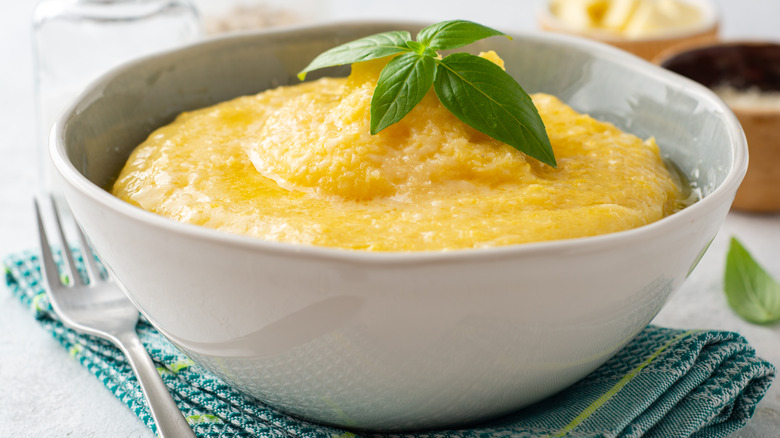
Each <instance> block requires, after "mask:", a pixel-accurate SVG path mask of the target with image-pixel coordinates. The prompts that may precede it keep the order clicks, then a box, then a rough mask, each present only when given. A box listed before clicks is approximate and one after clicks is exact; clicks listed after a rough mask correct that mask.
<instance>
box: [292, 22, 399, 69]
mask: <svg viewBox="0 0 780 438" xmlns="http://www.w3.org/2000/svg"><path fill="white" fill-rule="evenodd" d="M411 38H412V37H411V35H410V34H409V32H406V31H392V32H383V33H378V34H375V35H370V36H367V37H364V38H360V39H357V40H354V41H350V42H348V43H345V44H342V45H340V46H336V47H334V48H332V49H330V50H327V51H325V52H322V53H320V54H319V55H318V56H317V57H316V58H314V60H312V62H311V63H310V64H309V65H308V66H306V68H304V69H303V70H301V71H300V73H298V79H300V80H304V79H305V78H306V73H308V72H310V71H313V70H317V69H320V68H325V67H333V66H335V65H344V64H352V63H353V62H361V61H368V60H371V59H377V58H384V57H385V56H390V55H395V54H398V53H403V52H408V51H410V50H411V49H410V48H409V47H407V46H406V42H407V41H409V40H411Z"/></svg>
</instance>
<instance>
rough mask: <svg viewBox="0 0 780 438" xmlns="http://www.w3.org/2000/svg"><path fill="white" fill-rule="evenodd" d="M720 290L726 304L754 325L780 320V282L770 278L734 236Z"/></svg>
mask: <svg viewBox="0 0 780 438" xmlns="http://www.w3.org/2000/svg"><path fill="white" fill-rule="evenodd" d="M724 290H725V292H726V298H727V300H728V303H729V306H731V308H732V309H733V310H734V312H736V313H737V314H738V315H739V316H740V317H742V318H744V319H745V320H747V321H750V322H753V323H756V324H769V323H773V322H777V321H780V283H778V282H777V280H775V279H774V278H772V276H771V275H769V273H767V272H766V270H764V268H762V267H761V266H760V265H759V264H758V263H757V262H756V261H755V259H754V258H753V257H752V256H751V255H750V253H749V252H748V251H747V250H746V249H745V247H744V246H742V244H741V243H740V242H739V240H737V239H736V238H732V239H731V245H730V247H729V252H728V254H727V256H726V274H725V278H724Z"/></svg>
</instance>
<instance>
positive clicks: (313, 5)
mask: <svg viewBox="0 0 780 438" xmlns="http://www.w3.org/2000/svg"><path fill="white" fill-rule="evenodd" d="M141 3H142V2H141ZM712 3H713V4H714V5H715V6H716V8H717V10H718V14H719V16H720V19H721V22H720V29H719V31H720V37H721V39H724V40H736V39H741V40H769V41H775V42H780V25H778V17H780V2H778V1H777V0H740V1H735V0H714V1H713V2H712ZM193 4H194V6H195V7H196V8H197V10H198V11H199V13H200V18H201V20H202V21H201V23H202V27H203V32H204V36H202V37H211V36H213V35H216V34H219V33H223V32H232V31H237V30H243V29H256V28H268V27H273V26H286V25H296V24H304V23H315V22H326V21H341V20H358V19H361V20H362V19H371V20H393V19H398V20H415V21H420V22H431V23H432V22H437V21H441V20H446V19H456V18H458V19H469V20H473V21H476V22H479V23H481V24H485V25H488V26H491V27H495V28H497V29H499V30H502V31H505V32H507V33H512V32H524V31H535V30H538V29H539V26H538V24H537V11H538V8H539V7H540V6H541V2H540V1H535V0H486V1H473V0H472V1H462V0H437V1H433V0H427V1H420V0H384V1H379V0H297V1H296V0H266V1H261V0H243V1H219V0H194V2H193ZM36 5H37V2H35V1H32V0H21V1H10V0H4V3H3V8H2V13H0V257H2V256H5V255H6V254H9V253H12V252H18V251H23V250H33V249H35V246H36V238H37V234H36V230H35V227H34V225H33V209H32V197H33V195H34V194H35V193H36V192H38V191H39V190H40V189H41V185H40V178H39V176H38V173H39V172H38V168H39V166H38V160H39V147H38V137H39V135H38V131H39V130H38V128H37V127H36V101H35V84H36V82H35V79H34V78H35V63H34V55H33V13H34V10H35V8H36ZM92 42H94V43H101V41H92ZM779 219H780V218H779V217H778V216H777V215H775V216H771V217H769V219H766V217H764V218H763V219H761V220H760V222H759V223H757V224H756V226H748V227H746V226H745V224H746V221H750V220H752V219H751V217H750V216H744V215H739V214H737V215H730V218H729V219H728V220H727V223H726V229H725V231H724V232H726V233H727V232H729V231H730V230H731V229H734V227H740V229H741V230H746V229H747V231H744V233H745V234H744V235H743V237H744V238H745V239H744V240H745V242H746V243H748V244H750V243H754V245H756V246H754V248H756V250H757V251H756V255H758V256H759V257H761V256H763V259H764V260H765V261H767V264H768V266H767V267H768V268H770V269H769V270H770V271H772V272H774V273H780V254H778V251H777V250H776V247H777V244H776V242H774V243H773V242H764V241H763V240H766V239H763V240H762V237H761V236H762V233H766V232H767V230H768V229H771V231H775V230H777V228H778V226H780V223H778V220H779ZM767 227H769V228H767ZM719 245H721V243H720V241H716V242H715V243H714V244H713V248H712V249H711V251H710V253H713V255H710V254H708V256H706V257H705V259H704V260H703V261H702V264H701V265H700V268H699V269H698V271H697V273H699V272H701V273H700V274H699V276H698V277H697V276H696V275H694V276H693V277H692V279H691V282H690V283H689V284H688V285H687V286H686V288H684V289H683V290H682V291H681V292H680V293H679V294H678V297H676V298H675V300H677V302H679V303H680V304H681V305H690V304H691V303H699V302H702V300H701V298H700V296H698V295H697V294H696V291H698V290H713V289H718V288H719V287H720V286H719V285H718V283H719V282H720V281H721V277H720V273H719V269H721V260H719V259H715V257H722V253H723V250H724V249H723V248H722V247H719ZM772 249H774V250H772ZM770 251H771V252H770ZM0 289H2V287H0ZM718 299H719V300H720V301H718V300H714V301H713V303H714V304H712V305H711V306H710V307H708V305H706V304H702V305H701V306H700V307H701V309H700V312H699V314H700V315H699V316H697V314H696V313H695V312H694V313H693V314H692V315H691V320H690V321H694V322H696V323H697V324H699V325H701V324H700V323H699V321H704V319H702V318H703V316H701V315H703V314H704V313H707V314H709V318H710V319H708V320H706V321H715V320H716V319H717V318H720V320H722V321H724V323H723V324H716V323H714V322H713V323H712V325H714V326H715V328H723V329H734V330H738V331H740V332H741V333H743V334H745V335H746V336H747V337H748V340H749V341H751V342H753V343H754V345H756V347H757V349H758V350H759V354H761V355H763V356H764V357H767V359H770V360H773V357H772V356H774V358H780V353H777V351H780V341H779V339H780V336H778V331H777V330H776V329H772V328H756V327H752V326H749V325H746V324H744V323H743V322H741V321H739V320H737V319H736V318H734V316H733V315H732V314H731V313H730V312H729V310H728V309H727V308H726V307H725V306H724V305H723V302H722V299H720V298H718ZM674 305H675V301H674V300H673V302H672V303H670V306H671V307H673V306H674ZM697 305H698V304H697ZM668 307H669V306H668ZM713 309H714V310H713ZM696 318H698V319H696ZM713 318H716V319H713ZM690 321H686V318H685V315H681V314H679V313H671V311H666V313H664V312H662V314H661V315H660V316H659V320H658V323H663V324H672V325H673V324H677V325H685V324H686V323H688V324H690V323H692V322H690ZM702 328H704V327H702ZM0 333H1V334H0V436H10V435H5V433H7V432H8V431H9V430H10V431H14V432H16V434H12V435H13V436H64V435H60V433H63V431H67V433H68V435H71V436H95V437H104V436H110V437H113V436H117V437H125V436H151V432H149V430H148V429H146V428H145V427H144V426H143V424H141V423H140V421H138V420H137V419H136V418H135V417H134V416H133V415H132V413H131V412H130V411H129V410H128V409H127V408H126V407H125V406H124V405H122V403H121V402H120V401H119V400H116V399H114V398H113V396H112V395H111V394H110V393H109V392H108V391H106V390H105V388H103V387H102V385H101V384H100V383H99V382H98V381H97V380H96V379H95V378H94V377H93V376H91V375H90V374H89V373H88V372H87V371H86V370H84V369H83V368H81V367H80V366H79V365H78V364H76V363H75V362H73V361H66V360H62V357H63V356H62V354H61V353H62V352H61V351H60V349H59V346H58V345H55V343H54V341H53V340H52V339H49V338H48V335H46V334H45V333H44V332H43V331H42V330H38V329H37V327H36V325H35V322H34V321H33V319H32V318H31V317H30V315H29V313H28V312H27V311H26V310H25V309H23V308H22V306H20V305H19V303H18V302H16V300H15V298H13V297H11V296H10V294H8V293H6V292H5V291H3V292H0ZM770 350H771V351H770ZM775 363H777V361H775ZM774 386H775V387H777V386H780V384H778V383H775V385H774ZM773 389H774V391H773V392H772V393H770V394H769V395H768V396H767V398H768V400H767V401H766V402H765V403H764V404H763V406H764V407H763V408H760V409H759V412H758V413H757V416H762V418H763V420H762V421H763V422H762V423H761V426H760V429H754V430H753V431H752V432H751V429H750V427H749V428H747V429H746V430H745V431H743V432H741V433H740V435H739V436H743V437H751V436H754V437H760V436H770V435H765V433H766V432H767V431H768V430H771V425H772V424H774V425H776V426H777V429H775V430H780V408H778V406H780V390H777V388H773ZM90 405H91V406H94V407H95V409H92V410H85V409H82V408H81V407H82V406H90ZM71 406H78V408H73V407H71ZM52 431H55V432H56V433H55V434H54V435H52V434H51V432H52ZM19 433H21V435H19ZM778 435H780V433H778Z"/></svg>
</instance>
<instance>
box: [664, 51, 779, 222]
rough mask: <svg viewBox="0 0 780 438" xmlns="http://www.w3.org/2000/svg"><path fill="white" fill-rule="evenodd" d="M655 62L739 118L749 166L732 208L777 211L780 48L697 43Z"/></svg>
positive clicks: (752, 210) (670, 53)
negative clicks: (721, 102) (715, 98)
mask: <svg viewBox="0 0 780 438" xmlns="http://www.w3.org/2000/svg"><path fill="white" fill-rule="evenodd" d="M655 62H656V63H657V64H659V65H661V66H662V67H665V68H667V69H669V70H672V71H674V72H676V73H679V74H681V75H683V76H686V77H688V78H690V79H693V80H695V81H697V82H699V83H701V84H703V85H705V86H707V87H709V88H711V89H712V90H713V91H715V93H716V94H718V95H719V96H720V97H721V98H722V99H723V100H724V101H725V102H726V103H727V104H728V105H729V107H730V108H731V109H732V110H733V111H734V113H735V114H736V116H737V118H738V119H739V122H740V124H741V125H742V128H743V129H744V131H745V136H746V137H747V140H748V149H749V153H750V164H749V167H748V172H747V175H746V176H745V179H744V181H743V182H742V185H741V186H740V188H739V190H738V191H737V196H736V199H735V201H734V204H733V207H734V208H735V209H739V210H743V211H751V212H778V211H780V173H778V172H777V168H776V167H777V164H778V163H780V43H775V42H760V41H731V42H722V43H713V44H698V45H692V46H685V47H679V48H677V49H674V48H673V49H671V50H669V51H667V52H665V53H662V54H661V55H659V57H658V58H657V59H656V60H655Z"/></svg>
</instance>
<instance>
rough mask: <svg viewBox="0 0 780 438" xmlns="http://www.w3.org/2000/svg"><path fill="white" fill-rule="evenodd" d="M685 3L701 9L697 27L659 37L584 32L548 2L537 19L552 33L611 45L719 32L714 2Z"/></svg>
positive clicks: (693, 1)
mask: <svg viewBox="0 0 780 438" xmlns="http://www.w3.org/2000/svg"><path fill="white" fill-rule="evenodd" d="M682 1H683V2H685V3H687V4H690V5H694V6H696V7H698V8H699V10H700V11H701V12H702V13H703V15H704V16H703V19H702V21H701V22H700V23H698V24H697V25H696V26H693V27H691V28H689V29H679V30H675V31H673V32H666V33H663V34H659V35H650V36H646V37H641V38H625V37H621V36H620V35H618V34H615V33H613V32H610V31H607V30H601V29H592V30H587V29H585V30H583V29H577V28H574V27H572V26H569V25H568V24H566V23H565V22H564V21H562V20H560V19H558V17H556V16H555V14H553V13H552V12H551V11H550V6H551V3H552V2H551V1H550V0H546V1H544V2H542V4H541V5H540V6H539V7H538V8H537V11H536V19H537V22H539V23H540V24H542V25H544V26H547V27H548V28H549V29H550V30H552V31H557V32H566V33H570V34H574V35H580V36H584V37H588V38H593V39H597V40H599V41H604V42H609V43H649V42H664V41H669V40H676V39H679V38H688V37H695V36H698V35H705V34H708V33H709V32H712V31H713V30H717V29H718V28H719V26H720V15H721V14H720V10H719V8H718V7H717V6H716V5H715V4H714V3H713V2H712V0H682Z"/></svg>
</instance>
